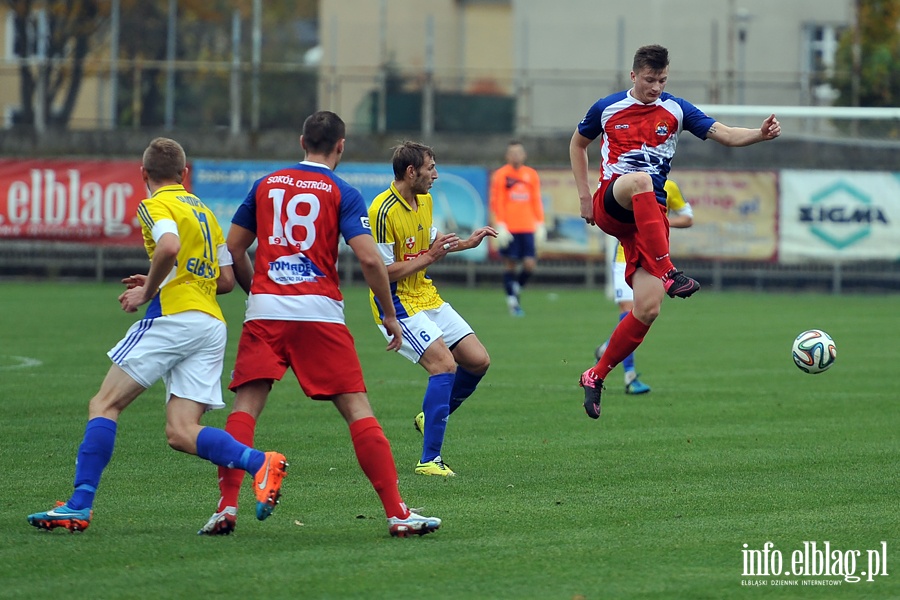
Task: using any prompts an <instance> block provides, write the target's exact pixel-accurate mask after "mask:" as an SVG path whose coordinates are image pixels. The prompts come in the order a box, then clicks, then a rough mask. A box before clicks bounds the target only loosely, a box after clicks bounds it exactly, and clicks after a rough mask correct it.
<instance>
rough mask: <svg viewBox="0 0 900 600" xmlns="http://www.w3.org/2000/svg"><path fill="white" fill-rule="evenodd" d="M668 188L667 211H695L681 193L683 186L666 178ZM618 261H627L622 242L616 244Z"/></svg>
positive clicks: (666, 188)
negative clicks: (680, 186)
mask: <svg viewBox="0 0 900 600" xmlns="http://www.w3.org/2000/svg"><path fill="white" fill-rule="evenodd" d="M664 189H665V190H666V212H667V213H672V214H674V215H678V214H684V213H685V212H688V213H690V214H692V213H693V211H692V210H691V205H690V204H688V201H687V200H685V199H684V194H682V193H681V188H679V187H678V184H677V183H675V182H674V181H672V180H671V179H666V186H665V188H664ZM615 262H617V263H623V262H625V250H624V249H623V248H622V244H619V243H617V244H616V260H615Z"/></svg>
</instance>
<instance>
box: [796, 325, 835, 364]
mask: <svg viewBox="0 0 900 600" xmlns="http://www.w3.org/2000/svg"><path fill="white" fill-rule="evenodd" d="M791 351H792V352H791V353H792V354H793V356H794V364H795V365H797V368H798V369H800V370H801V371H803V372H805V373H812V374H813V375H815V374H817V373H822V372H823V371H827V370H828V369H830V368H831V365H833V364H834V359H835V358H837V349H836V348H835V346H834V340H833V339H831V336H830V335H828V334H827V333H825V332H824V331H822V330H821V329H810V330H808V331H804V332H803V333H801V334H800V335H798V336H797V338H796V339H795V340H794V345H793V347H792V348H791Z"/></svg>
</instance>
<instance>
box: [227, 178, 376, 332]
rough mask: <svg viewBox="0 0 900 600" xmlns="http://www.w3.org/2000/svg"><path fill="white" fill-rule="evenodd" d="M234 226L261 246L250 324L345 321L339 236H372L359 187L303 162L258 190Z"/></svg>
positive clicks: (261, 182)
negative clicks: (253, 235)
mask: <svg viewBox="0 0 900 600" xmlns="http://www.w3.org/2000/svg"><path fill="white" fill-rule="evenodd" d="M231 222H232V223H234V224H235V225H239V226H241V227H243V228H245V229H248V230H250V231H253V232H255V233H256V239H257V249H256V259H255V262H254V272H253V281H252V283H251V285H250V296H249V298H248V299H247V313H246V316H245V320H247V321H252V320H254V319H270V320H280V321H319V322H326V323H343V322H344V301H343V296H342V295H341V290H340V287H339V279H338V273H337V260H338V235H339V234H340V235H343V236H344V240H347V241H349V240H350V239H352V238H354V237H356V236H358V235H372V230H371V228H370V227H369V215H368V210H367V209H366V203H365V201H364V200H363V197H362V194H360V193H359V191H358V190H357V189H356V188H354V187H353V186H351V185H350V184H348V183H347V182H346V181H344V180H343V179H341V178H339V177H337V176H336V175H335V174H334V172H333V171H332V170H331V169H329V168H328V167H327V166H325V165H321V164H318V163H312V162H307V161H303V162H301V163H299V164H297V165H294V166H292V167H288V168H285V169H281V170H279V171H275V172H274V173H271V174H269V175H266V176H265V177H263V178H262V179H259V180H258V181H257V182H256V183H254V184H253V187H252V188H251V189H250V192H249V193H248V194H247V197H246V198H245V199H244V202H243V203H242V204H241V206H240V207H238V210H237V212H235V215H234V218H233V219H232V220H231Z"/></svg>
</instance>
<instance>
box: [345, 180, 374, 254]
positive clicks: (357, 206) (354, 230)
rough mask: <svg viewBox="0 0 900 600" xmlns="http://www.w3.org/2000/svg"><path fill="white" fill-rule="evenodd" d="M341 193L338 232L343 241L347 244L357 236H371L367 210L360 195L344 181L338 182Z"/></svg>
mask: <svg viewBox="0 0 900 600" xmlns="http://www.w3.org/2000/svg"><path fill="white" fill-rule="evenodd" d="M338 189H340V191H341V214H340V217H339V218H340V225H339V227H340V230H341V235H342V236H344V241H345V242H349V241H350V240H351V239H353V238H355V237H356V236H358V235H372V227H371V226H370V225H369V210H368V208H366V201H365V200H363V197H362V194H360V193H359V190H357V189H356V188H355V187H353V186H352V185H350V184H349V183H347V182H346V181H344V180H338Z"/></svg>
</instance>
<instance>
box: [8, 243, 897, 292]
mask: <svg viewBox="0 0 900 600" xmlns="http://www.w3.org/2000/svg"><path fill="white" fill-rule="evenodd" d="M147 268H148V261H147V256H146V254H145V253H144V250H143V249H142V248H135V247H116V246H90V245H84V244H68V243H55V242H12V241H2V240H0V278H4V279H18V280H22V279H26V280H29V279H34V280H49V281H62V280H82V281H98V282H102V281H118V280H120V279H121V278H123V277H126V276H128V275H132V274H134V273H146V271H147ZM339 268H340V274H341V280H342V284H343V285H348V284H352V283H356V284H360V285H364V283H365V281H364V279H363V277H362V271H361V270H360V268H359V264H358V262H357V261H356V259H355V258H354V257H353V256H352V255H345V256H342V258H341V260H340V265H339ZM679 268H683V269H684V270H685V271H686V272H689V273H690V274H691V276H692V277H695V278H696V279H697V280H699V281H700V282H701V284H702V285H703V286H704V289H707V290H711V291H731V290H744V291H753V292H793V291H805V292H815V293H829V294H843V293H897V292H900V262H888V261H868V262H854V263H849V262H844V263H841V262H833V263H812V262H810V263H804V264H797V265H781V264H776V263H769V262H752V261H716V260H712V261H681V262H680V263H679ZM428 272H429V275H430V276H432V277H434V278H435V279H436V280H438V281H441V282H442V283H447V284H454V285H461V286H466V287H470V288H478V287H491V286H493V287H496V286H499V285H500V283H501V281H502V276H503V264H502V262H501V261H499V260H495V261H487V262H473V261H466V260H458V259H446V260H443V261H441V262H440V263H437V264H435V265H433V266H432V267H429V269H428ZM606 280H607V267H606V262H605V261H604V260H583V259H569V260H541V261H540V262H539V266H538V269H537V271H536V273H535V275H534V277H533V280H532V281H533V282H534V283H536V284H537V285H543V286H559V287H562V288H565V287H569V288H572V287H580V288H587V289H596V290H598V291H600V290H603V289H604V287H605V285H606Z"/></svg>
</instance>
